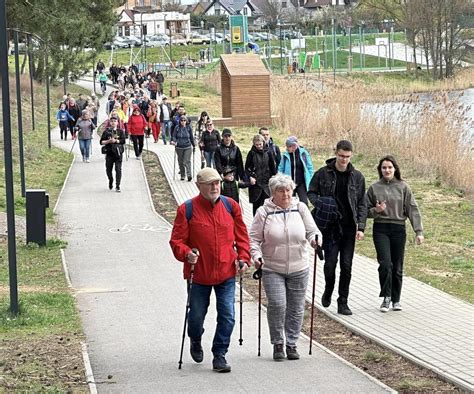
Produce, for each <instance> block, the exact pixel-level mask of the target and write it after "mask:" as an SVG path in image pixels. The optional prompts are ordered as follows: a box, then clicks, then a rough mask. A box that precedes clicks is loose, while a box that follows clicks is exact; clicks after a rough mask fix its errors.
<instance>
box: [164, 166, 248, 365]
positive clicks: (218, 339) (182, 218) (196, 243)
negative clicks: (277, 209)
mask: <svg viewBox="0 0 474 394" xmlns="http://www.w3.org/2000/svg"><path fill="white" fill-rule="evenodd" d="M220 182H221V177H220V175H219V173H218V172H217V171H216V170H215V169H212V168H204V169H202V170H201V171H199V172H198V174H197V182H196V185H197V187H198V189H199V194H198V195H197V196H196V197H194V198H192V199H191V200H188V201H187V202H185V203H184V204H181V205H180V206H179V207H178V210H177V212H176V218H175V220H174V225H173V230H172V232H171V239H170V246H171V249H172V251H173V254H174V256H175V258H176V260H178V261H180V262H182V263H183V273H184V278H185V279H186V280H188V281H189V280H190V279H192V286H191V287H190V294H189V312H188V314H187V316H188V323H189V324H188V330H187V334H188V336H189V338H190V342H191V344H190V353H191V357H192V359H193V360H194V361H195V362H197V363H200V362H202V361H203V359H204V350H203V348H202V345H201V339H202V335H203V333H204V327H203V326H204V320H205V318H206V314H207V309H208V306H209V302H210V296H211V292H212V290H213V289H214V293H215V295H216V308H217V325H216V330H215V334H214V340H213V343H212V349H211V350H212V354H213V360H212V368H213V370H214V371H216V372H230V371H231V366H230V365H229V364H228V362H227V360H226V358H225V356H226V353H227V351H228V348H229V344H230V338H231V335H232V331H233V329H234V324H235V311H234V304H235V276H236V275H242V274H243V273H244V272H245V271H246V270H247V269H248V267H249V266H250V265H251V263H250V253H249V237H248V233H247V227H246V225H245V223H244V221H243V217H242V211H241V209H240V206H239V204H237V203H236V202H235V201H233V200H231V199H228V198H225V197H222V196H221V195H220ZM204 228H205V231H203V229H204ZM191 267H193V268H191Z"/></svg>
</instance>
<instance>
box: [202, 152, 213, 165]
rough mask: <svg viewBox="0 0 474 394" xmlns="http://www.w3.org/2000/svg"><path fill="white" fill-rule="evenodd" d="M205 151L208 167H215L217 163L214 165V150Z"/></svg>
mask: <svg viewBox="0 0 474 394" xmlns="http://www.w3.org/2000/svg"><path fill="white" fill-rule="evenodd" d="M203 153H204V158H205V159H206V167H212V168H215V165H214V152H206V151H203Z"/></svg>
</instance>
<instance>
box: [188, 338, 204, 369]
mask: <svg viewBox="0 0 474 394" xmlns="http://www.w3.org/2000/svg"><path fill="white" fill-rule="evenodd" d="M190 350H191V357H192V359H193V360H194V361H196V362H197V363H200V362H202V360H203V359H204V352H203V351H202V346H201V340H200V339H191V347H190Z"/></svg>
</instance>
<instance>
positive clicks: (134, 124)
mask: <svg viewBox="0 0 474 394" xmlns="http://www.w3.org/2000/svg"><path fill="white" fill-rule="evenodd" d="M147 127H148V122H147V121H146V119H145V117H144V116H143V114H142V113H141V111H140V107H138V105H136V104H134V105H133V107H132V114H131V115H130V117H129V118H128V123H127V131H128V133H129V135H130V138H131V139H132V142H133V150H134V151H135V157H136V159H137V160H140V157H141V155H142V151H143V141H144V138H145V129H146V128H147Z"/></svg>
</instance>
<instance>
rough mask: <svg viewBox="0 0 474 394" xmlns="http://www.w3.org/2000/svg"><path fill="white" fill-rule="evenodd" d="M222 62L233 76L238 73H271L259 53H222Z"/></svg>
mask: <svg viewBox="0 0 474 394" xmlns="http://www.w3.org/2000/svg"><path fill="white" fill-rule="evenodd" d="M221 62H222V65H223V66H224V67H225V68H226V70H227V72H228V73H229V75H230V76H231V77H232V76H237V75H270V72H269V71H268V70H267V69H266V68H265V65H264V64H263V62H262V60H261V59H260V57H259V56H258V55H254V54H230V55H221Z"/></svg>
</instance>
